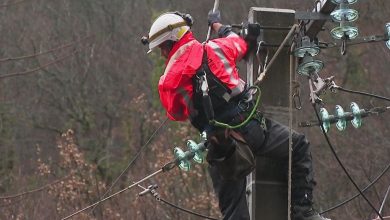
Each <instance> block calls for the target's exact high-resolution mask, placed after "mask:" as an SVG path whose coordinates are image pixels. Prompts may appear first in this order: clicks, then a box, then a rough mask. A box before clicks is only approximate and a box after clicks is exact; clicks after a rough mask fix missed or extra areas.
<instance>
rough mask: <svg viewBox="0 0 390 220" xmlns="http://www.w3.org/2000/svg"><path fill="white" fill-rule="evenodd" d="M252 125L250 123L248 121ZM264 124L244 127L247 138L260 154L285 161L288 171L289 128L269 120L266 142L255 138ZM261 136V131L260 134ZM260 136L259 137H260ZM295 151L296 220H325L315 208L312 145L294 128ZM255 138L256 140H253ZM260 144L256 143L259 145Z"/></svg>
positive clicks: (294, 199) (293, 154)
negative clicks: (313, 207) (313, 206)
mask: <svg viewBox="0 0 390 220" xmlns="http://www.w3.org/2000/svg"><path fill="white" fill-rule="evenodd" d="M249 125H250V124H249ZM258 127H261V123H260V122H258V126H257V127H256V126H254V125H251V126H250V127H249V129H247V130H243V132H242V133H243V135H244V137H245V138H246V139H252V143H253V144H254V149H253V151H254V152H256V154H257V155H262V156H266V157H271V158H275V159H280V160H282V161H286V165H285V171H286V173H287V168H288V139H289V128H288V127H287V126H285V125H282V124H280V123H278V122H276V121H273V120H269V119H266V127H267V128H266V132H265V133H266V137H267V138H266V141H265V142H264V143H263V142H262V139H261V138H260V139H258V140H256V138H257V137H258V136H259V135H257V136H256V134H259V133H261V132H262V129H261V128H258ZM261 135H262V134H261ZM261 135H260V136H261ZM292 139H293V146H292V147H293V152H292V192H291V193H292V206H293V210H292V211H293V220H325V218H322V217H320V216H319V215H318V213H316V212H314V210H313V209H312V204H313V202H312V199H313V195H312V191H313V187H314V185H315V181H314V177H313V167H312V157H311V153H310V149H309V147H310V144H309V142H308V141H307V139H306V138H305V136H304V135H302V134H299V133H297V132H295V131H293V134H292ZM253 140H255V141H253ZM256 143H257V144H256Z"/></svg>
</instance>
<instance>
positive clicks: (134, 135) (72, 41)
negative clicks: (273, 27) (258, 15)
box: [0, 0, 390, 220]
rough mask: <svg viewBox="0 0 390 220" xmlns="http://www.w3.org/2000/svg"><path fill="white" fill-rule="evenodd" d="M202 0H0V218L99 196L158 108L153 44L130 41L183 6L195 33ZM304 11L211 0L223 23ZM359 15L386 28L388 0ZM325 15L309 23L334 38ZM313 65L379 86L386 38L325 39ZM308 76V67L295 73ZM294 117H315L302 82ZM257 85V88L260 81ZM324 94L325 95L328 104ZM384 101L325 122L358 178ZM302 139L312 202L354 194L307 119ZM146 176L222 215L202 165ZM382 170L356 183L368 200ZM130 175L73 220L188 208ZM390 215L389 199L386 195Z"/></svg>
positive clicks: (153, 160) (332, 98)
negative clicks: (307, 151)
mask: <svg viewBox="0 0 390 220" xmlns="http://www.w3.org/2000/svg"><path fill="white" fill-rule="evenodd" d="M212 5H213V1H211V0H198V1H191V0H127V1H124V0H112V1H108V0H80V1H71V0H20V1H17V0H2V1H0V17H1V20H0V33H1V34H0V45H1V47H0V219H60V218H61V217H65V216H67V215H69V214H71V213H72V212H74V211H76V210H78V209H80V208H83V207H85V206H87V205H89V204H91V203H93V202H95V201H96V200H98V199H99V198H100V197H101V196H102V195H103V194H104V193H105V192H106V191H107V189H108V188H109V187H110V185H111V184H112V182H113V181H115V180H116V178H117V177H118V176H119V174H120V173H121V172H122V171H123V170H125V168H126V167H127V166H128V164H129V163H130V161H131V160H133V159H134V157H135V155H136V154H137V153H138V152H140V151H139V150H140V149H141V148H142V146H145V144H146V143H147V141H148V139H149V137H151V136H152V134H153V133H154V131H155V130H156V129H157V128H158V127H159V126H160V125H161V124H162V123H164V121H165V120H166V116H165V112H164V110H163V109H162V108H161V106H160V103H159V98H158V93H157V89H156V88H157V82H158V79H159V77H160V75H161V73H162V71H163V62H164V61H163V60H161V59H159V54H158V53H155V54H151V55H147V54H146V51H147V48H145V47H144V46H143V45H142V44H141V43H140V38H141V36H143V35H145V34H147V32H148V29H149V27H150V25H151V23H152V21H153V19H154V18H155V17H156V16H157V15H159V14H161V13H162V12H165V11H176V10H178V11H182V12H187V13H190V14H191V15H192V16H193V17H194V19H195V25H194V27H193V32H194V33H195V36H196V37H197V38H198V39H199V40H200V41H202V40H204V38H205V35H206V31H207V13H208V11H209V10H210V9H211V8H212ZM255 6H256V7H278V8H287V9H295V10H304V11H307V10H311V9H312V8H314V1H310V0H304V1H302V0H289V1H287V0H273V1H269V0H241V1H221V5H220V10H221V12H222V19H223V22H224V23H236V24H237V23H241V22H242V21H245V20H247V15H248V12H249V9H250V7H255ZM353 8H355V9H357V10H358V11H359V12H360V16H359V20H358V21H357V22H356V24H357V26H358V27H359V30H360V36H367V35H373V34H380V35H381V34H383V33H384V24H385V23H386V22H390V13H389V11H390V1H388V0H371V1H368V0H361V1H358V3H357V4H355V5H353ZM334 26H336V24H332V23H329V24H327V25H326V26H325V31H323V32H321V33H320V37H323V39H327V40H331V39H330V37H329V30H330V29H331V28H332V27H334ZM319 57H320V58H321V59H322V60H323V61H324V62H325V66H326V68H325V69H324V70H323V72H322V73H321V74H323V76H325V77H326V76H330V75H335V76H336V82H337V83H338V84H340V85H342V86H344V87H346V88H350V89H355V90H362V91H368V92H372V93H375V94H380V95H384V96H390V87H389V86H388V82H389V78H390V74H389V61H390V51H389V50H388V49H387V48H386V46H385V45H384V43H383V42H381V43H373V44H362V45H358V46H354V47H350V48H348V53H347V55H345V56H341V55H340V53H339V50H338V48H333V49H328V50H323V51H322V52H321V54H320V56H319ZM303 82H305V85H306V84H307V82H306V80H303ZM301 92H302V102H303V104H304V108H303V110H301V111H298V112H297V118H298V119H300V120H308V119H314V118H315V115H314V113H313V110H312V108H311V107H310V105H309V103H308V89H307V86H303V87H302V91H301ZM263 95H266V94H263ZM324 100H325V101H326V103H327V104H328V106H330V107H331V106H334V105H336V104H340V105H342V106H345V107H346V106H348V105H349V103H350V102H351V101H355V102H357V103H358V104H359V105H360V106H361V107H364V108H371V107H373V106H387V105H388V103H385V102H381V101H378V100H375V99H370V98H367V97H361V96H357V95H349V94H345V93H337V94H327V95H326V96H325V97H324ZM330 107H329V108H330ZM389 117H390V114H389V113H385V114H382V115H378V116H374V117H370V118H366V119H364V125H363V127H362V128H361V129H354V128H352V126H349V128H348V129H347V130H346V131H345V132H343V133H341V132H338V131H336V129H335V128H334V127H332V130H331V132H330V134H329V135H330V137H331V140H332V142H333V143H334V144H335V147H336V150H337V153H338V155H339V157H340V158H341V160H342V161H343V162H344V163H345V166H346V167H347V169H348V171H349V172H350V173H351V175H352V176H353V178H354V179H355V180H356V181H357V183H358V185H359V186H360V187H361V188H363V187H364V186H366V185H368V184H369V183H370V182H371V181H373V179H374V178H375V177H376V176H377V175H378V174H379V173H380V172H381V171H382V170H383V169H384V168H385V167H386V166H387V165H388V163H389V156H390V144H389V141H390V138H389V135H388V134H389V133H390V132H389V131H390V125H389V123H387V122H388V121H389ZM299 130H300V131H301V132H303V133H305V134H306V135H307V136H308V138H309V139H310V141H311V143H312V154H313V158H314V164H315V171H316V180H317V183H318V184H317V188H316V191H315V197H316V207H317V208H318V209H319V210H325V209H327V208H329V207H331V206H332V205H335V204H337V203H339V202H341V201H343V200H344V199H345V198H349V197H350V196H352V195H354V194H355V193H356V190H355V189H354V188H353V185H352V184H351V183H350V182H349V181H348V179H347V178H346V176H345V175H344V173H343V172H342V170H341V168H340V167H339V166H338V164H337V163H336V161H335V159H334V157H333V155H332V154H331V152H330V150H329V148H328V146H327V144H326V143H325V141H324V138H323V136H322V134H321V132H320V130H319V128H318V127H314V128H304V129H299ZM197 137H198V134H197V132H196V131H195V130H194V129H193V128H191V126H190V125H189V123H188V122H185V123H177V122H171V121H167V122H166V123H165V124H164V126H163V128H162V129H160V130H159V132H158V133H157V134H156V136H155V137H154V138H153V139H152V140H151V142H150V144H148V145H147V147H146V148H143V149H144V150H143V151H141V154H140V157H139V158H138V159H137V160H136V161H135V163H134V164H133V165H132V166H131V167H130V168H129V169H128V170H127V171H126V172H125V173H124V175H123V176H122V178H120V179H119V181H118V182H117V184H115V186H114V187H113V189H112V192H114V191H117V190H119V189H122V188H124V187H125V186H127V185H130V184H131V183H132V181H136V180H139V179H141V178H143V177H144V176H146V175H148V174H150V173H151V172H154V171H155V170H157V169H159V168H160V167H161V166H162V165H163V164H164V163H165V162H168V161H170V160H171V159H172V158H173V157H172V149H173V147H174V146H182V147H183V146H184V145H185V141H186V140H188V139H195V140H196V139H197ZM152 183H157V184H158V186H159V188H158V192H159V194H160V195H161V197H163V198H164V199H166V200H168V201H170V202H172V203H174V204H178V205H180V206H182V207H185V208H188V209H191V210H194V211H196V212H199V213H203V214H205V215H211V216H215V217H219V216H220V214H219V211H218V205H217V202H216V198H215V196H214V194H213V190H212V186H211V181H210V178H209V176H208V174H207V168H206V165H196V166H194V167H193V169H192V170H191V171H190V172H182V171H179V170H178V169H175V170H173V171H171V172H170V173H168V174H164V175H160V176H159V177H156V178H154V179H152V180H151V181H149V182H147V183H145V184H144V186H147V185H149V184H152ZM389 183H390V176H389V174H385V175H384V176H383V177H382V179H381V180H380V181H378V183H377V184H376V185H375V186H374V187H372V188H371V189H370V190H368V192H367V193H366V195H367V197H368V198H369V199H370V200H371V201H372V202H373V204H374V205H375V206H376V207H377V208H379V206H380V204H381V202H382V200H383V196H384V195H385V192H386V189H387V188H388V186H389ZM140 191H142V189H140V188H133V189H131V190H129V191H128V192H126V193H124V194H121V195H119V196H117V197H115V198H114V199H111V200H109V201H107V202H105V203H104V204H101V205H99V206H98V207H96V208H95V209H94V211H93V212H91V211H90V210H88V211H86V212H84V213H82V214H80V215H78V216H77V217H75V219H145V220H146V219H147V220H150V219H183V220H184V219H198V218H197V217H195V216H192V215H188V214H186V213H183V212H180V211H178V210H176V209H174V208H171V207H169V206H166V205H164V204H162V203H159V202H158V201H156V200H155V199H154V198H153V197H151V196H145V197H137V193H139V192H140ZM383 211H384V215H387V216H388V215H390V201H387V203H386V205H385V206H384V209H383ZM327 216H329V217H333V218H334V219H339V220H344V219H345V220H346V219H362V220H363V219H364V220H366V219H372V218H373V217H374V215H373V211H372V210H371V209H370V207H369V206H368V205H367V203H366V202H365V201H364V200H362V199H361V198H357V199H355V200H353V201H352V202H350V203H348V204H347V205H344V206H342V207H341V208H339V209H336V210H334V211H332V212H329V213H327Z"/></svg>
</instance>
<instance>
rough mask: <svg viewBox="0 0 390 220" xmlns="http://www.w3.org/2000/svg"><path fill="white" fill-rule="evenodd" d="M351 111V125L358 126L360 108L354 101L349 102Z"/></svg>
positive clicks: (359, 125)
mask: <svg viewBox="0 0 390 220" xmlns="http://www.w3.org/2000/svg"><path fill="white" fill-rule="evenodd" d="M351 111H352V114H353V119H352V120H351V123H352V125H353V126H354V127H355V128H360V127H361V126H362V112H363V111H362V110H361V109H360V108H359V106H358V105H357V104H356V103H355V102H352V103H351Z"/></svg>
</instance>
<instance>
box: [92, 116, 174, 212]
mask: <svg viewBox="0 0 390 220" xmlns="http://www.w3.org/2000/svg"><path fill="white" fill-rule="evenodd" d="M167 121H168V118H165V120H164V121H163V122H161V124H160V126H159V127H158V128H157V129H156V130H154V132H153V134H152V135H151V136H150V137H149V139H148V140H147V141H146V143H145V144H144V145H143V146H142V147H141V148H140V149H139V150H138V152H137V153H136V154H135V156H134V158H133V159H132V160H131V161H130V162H129V163H128V164H127V166H126V168H125V169H124V170H123V171H122V172H121V173H120V174H119V176H118V177H117V178H116V179H115V180H114V182H112V184H111V186H110V187H109V188H108V189H107V190H106V192H105V193H104V194H103V195H102V196H101V197H100V198H99V199H102V198H104V197H105V196H106V195H107V194H108V193H109V192H110V191H111V190H112V188H113V187H114V186H115V184H116V183H117V182H118V181H119V179H120V178H121V177H122V176H123V175H124V174H125V173H126V172H127V171H128V170H129V169H130V167H131V166H132V165H133V164H134V162H135V161H136V160H137V159H138V157H139V156H140V155H141V152H142V151H144V149H145V148H146V147H147V146H148V145H149V143H150V141H151V140H152V139H153V137H154V136H155V135H156V134H157V132H158V131H159V130H160V129H161V128H162V127H163V126H164V125H165V123H166V122H167ZM99 204H100V203H97V204H96V206H95V207H93V208H92V210H91V213H92V212H93V211H94V210H95V208H96V207H97V206H98V205H99Z"/></svg>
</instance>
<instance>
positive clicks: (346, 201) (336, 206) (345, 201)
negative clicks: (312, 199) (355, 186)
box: [320, 163, 390, 215]
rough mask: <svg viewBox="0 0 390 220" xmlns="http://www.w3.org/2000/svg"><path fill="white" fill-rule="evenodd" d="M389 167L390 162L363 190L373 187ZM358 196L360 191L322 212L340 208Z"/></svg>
mask: <svg viewBox="0 0 390 220" xmlns="http://www.w3.org/2000/svg"><path fill="white" fill-rule="evenodd" d="M389 169H390V163H389V164H388V165H387V167H386V168H385V169H383V171H382V172H381V173H380V174H379V175H378V176H377V177H376V178H375V179H374V180H373V181H372V182H371V183H370V184H368V185H367V186H366V187H364V188H363V189H362V192H365V191H367V190H368V189H369V188H371V187H372V186H373V185H374V184H375V183H376V182H378V180H380V179H381V178H382V177H383V176H384V175H385V174H386V172H387V171H388V170H389ZM358 196H360V193H357V194H355V195H353V196H352V197H350V198H349V199H346V200H344V201H343V202H340V203H339V204H337V205H334V206H332V207H330V208H328V209H326V210H325V211H322V212H320V214H321V215H322V214H324V213H327V212H330V211H332V210H334V209H337V208H340V207H341V206H343V205H345V204H347V203H348V202H350V201H352V200H354V199H355V198H357V197H358Z"/></svg>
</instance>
